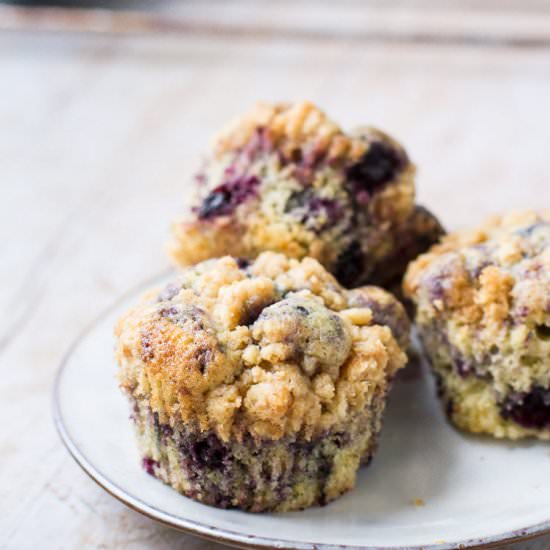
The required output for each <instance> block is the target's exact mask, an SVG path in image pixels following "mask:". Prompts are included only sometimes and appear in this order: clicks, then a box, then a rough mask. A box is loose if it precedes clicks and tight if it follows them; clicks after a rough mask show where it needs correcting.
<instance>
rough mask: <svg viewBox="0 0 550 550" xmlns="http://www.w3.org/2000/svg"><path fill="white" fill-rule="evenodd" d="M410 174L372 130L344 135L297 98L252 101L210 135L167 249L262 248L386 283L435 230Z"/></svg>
mask: <svg viewBox="0 0 550 550" xmlns="http://www.w3.org/2000/svg"><path fill="white" fill-rule="evenodd" d="M414 175H415V168H414V165H413V164H412V163H411V162H410V161H409V158H408V156H407V153H406V152H405V150H404V149H403V147H401V145H400V144H399V143H397V142H396V141H395V140H394V139H392V138H390V137H389V136H387V135H386V134H384V133H382V132H380V131H379V130H376V129H374V128H359V129H357V130H356V131H354V132H352V133H349V134H346V133H344V132H343V131H342V130H341V129H340V128H339V127H338V126H337V125H336V124H335V123H334V122H332V121H331V120H329V119H328V118H327V117H326V115H325V114H324V113H323V112H322V111H320V110H319V109H317V108H316V107H315V106H314V105H312V104H310V103H307V102H305V103H296V104H286V103H281V104H275V105H266V104H260V105H258V106H257V107H256V108H255V109H254V110H253V111H252V112H251V113H249V114H247V115H246V116H244V117H243V118H241V119H239V120H237V121H236V122H234V123H233V124H231V125H229V126H228V127H227V129H226V130H224V131H223V132H222V133H221V134H220V135H219V136H218V137H217V138H216V139H215V140H214V142H213V144H212V147H211V150H210V152H209V154H208V155H207V157H206V159H205V162H204V165H203V167H202V169H201V170H200V172H199V173H198V174H197V176H196V178H195V194H196V197H195V200H194V206H193V207H192V209H191V211H190V212H189V214H188V215H187V217H185V218H184V219H183V220H182V221H179V222H177V223H175V224H174V225H173V238H172V241H171V243H170V251H171V255H172V257H173V258H174V259H175V261H176V262H177V263H178V264H180V265H183V266H187V265H191V264H194V263H196V262H199V261H202V260H205V259H208V258H212V257H217V256H223V255H224V254H232V255H234V256H238V257H244V258H249V259H252V258H255V257H256V256H257V255H258V254H260V253H261V252H263V251H266V250H272V251H276V252H281V253H284V254H286V255H287V256H289V257H292V258H297V259H301V258H304V257H306V256H309V257H313V258H315V259H317V260H318V261H319V262H320V263H321V264H322V265H323V266H324V267H325V268H326V269H328V270H329V271H330V272H331V273H332V274H333V275H334V276H335V277H336V278H337V279H338V281H339V282H340V283H341V284H342V285H344V286H346V287H348V288H351V287H356V286H360V285H363V284H367V283H371V284H379V285H383V286H389V285H391V284H393V283H394V282H395V280H396V279H398V280H399V281H400V280H401V277H402V275H403V272H404V270H405V267H406V265H407V263H408V261H410V260H411V259H413V258H414V257H416V256H417V255H418V254H419V253H420V252H424V251H425V250H427V248H429V246H430V245H432V244H433V243H435V242H436V241H437V240H438V239H439V237H440V236H441V235H442V233H443V230H442V228H441V226H440V224H439V222H438V221H437V220H436V219H435V218H434V217H433V216H432V215H431V214H430V213H429V212H428V211H426V210H425V209H423V208H417V207H416V206H415V202H414V197H415V186H414Z"/></svg>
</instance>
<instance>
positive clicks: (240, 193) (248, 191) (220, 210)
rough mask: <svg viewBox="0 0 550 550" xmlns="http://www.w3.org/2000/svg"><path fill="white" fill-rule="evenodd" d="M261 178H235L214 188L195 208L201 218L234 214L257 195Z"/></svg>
mask: <svg viewBox="0 0 550 550" xmlns="http://www.w3.org/2000/svg"><path fill="white" fill-rule="evenodd" d="M259 183H260V180H259V179H258V178H257V177H256V176H245V177H241V178H235V179H233V180H230V181H228V182H225V183H222V184H221V185H219V186H218V187H216V188H215V189H213V190H212V191H211V192H210V193H209V194H208V195H207V196H206V197H205V199H204V200H203V201H202V204H201V205H200V206H199V207H197V208H195V209H194V211H195V212H196V214H197V216H198V217H199V219H201V220H206V219H210V218H214V217H216V216H227V215H229V214H232V213H233V211H234V210H235V208H237V206H239V205H240V204H242V203H243V202H245V201H246V200H247V199H249V198H250V197H252V196H255V195H256V188H257V187H258V185H259Z"/></svg>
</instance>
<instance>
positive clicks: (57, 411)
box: [51, 268, 550, 550]
mask: <svg viewBox="0 0 550 550" xmlns="http://www.w3.org/2000/svg"><path fill="white" fill-rule="evenodd" d="M172 273H175V269H173V268H170V269H168V270H164V271H163V272H161V273H158V274H157V275H155V276H153V277H150V278H148V279H147V280H146V281H144V282H142V283H141V284H139V285H138V286H136V287H135V288H133V289H132V290H130V291H127V292H125V293H124V294H122V295H120V296H119V297H118V298H117V299H116V300H115V301H114V302H113V303H112V304H111V305H110V306H109V307H107V308H105V309H104V310H102V311H101V313H99V315H97V316H96V317H95V318H94V319H93V320H92V321H91V322H89V323H88V324H87V325H85V327H84V328H83V329H82V330H81V331H80V332H79V334H78V335H77V337H76V338H75V339H74V340H73V342H72V343H71V345H70V346H69V348H68V349H67V351H66V352H65V353H64V354H63V356H62V359H61V362H60V364H59V366H58V368H57V371H56V373H55V379H54V382H53V388H52V395H51V398H52V400H51V406H52V416H53V422H54V425H55V428H56V430H57V433H58V435H59V437H60V439H61V442H62V443H63V445H64V446H65V448H66V449H67V450H68V452H69V454H70V455H71V457H72V458H73V459H74V460H75V462H76V463H77V464H78V465H79V466H80V467H81V468H82V470H83V471H84V472H85V473H86V474H87V475H88V476H89V477H90V478H91V479H92V480H93V481H94V482H95V483H97V484H98V485H99V486H100V487H101V488H102V489H103V490H104V491H106V492H107V493H108V494H109V495H111V496H112V497H114V498H116V499H117V500H118V501H119V502H121V503H123V504H124V505H126V506H128V507H129V508H130V509H132V510H134V511H135V512H138V513H140V514H142V515H144V516H146V517H148V518H150V519H152V520H154V521H156V522H158V523H161V524H162V525H165V526H167V527H170V528H172V529H176V530H177V531H180V532H183V533H187V534H190V535H193V536H197V537H200V538H202V539H206V540H209V541H213V542H218V543H222V544H226V545H227V544H229V545H231V546H236V547H239V548H246V549H261V550H266V549H268V550H270V549H283V548H288V549H293V550H312V549H315V550H351V549H356V550H453V549H455V548H460V549H464V550H486V549H490V548H496V547H498V546H500V545H503V544H511V543H517V542H523V541H527V540H533V539H536V538H538V537H541V536H543V535H546V534H550V518H549V519H548V520H546V521H543V522H540V523H536V524H534V525H530V526H528V527H524V528H520V529H516V530H514V531H506V532H503V533H499V534H497V535H492V536H489V537H482V538H473V539H466V540H463V541H458V542H454V543H447V542H441V543H433V544H429V545H425V544H424V545H413V546H385V547H380V546H377V547H374V546H355V545H346V544H323V543H318V542H299V541H292V540H284V539H274V538H271V537H259V536H255V535H246V534H242V533H239V532H237V531H231V530H229V529H223V528H217V527H214V526H212V525H208V524H205V523H201V522H198V521H195V520H189V519H185V518H181V517H177V516H175V515H173V514H170V513H167V512H163V511H162V510H160V509H158V508H156V507H155V506H151V505H149V504H147V502H144V501H142V500H141V499H140V498H138V497H136V496H134V495H132V494H130V493H128V492H126V491H125V490H124V489H122V488H121V487H119V486H118V485H117V483H116V482H115V481H113V480H111V479H109V477H108V476H107V475H105V474H103V473H102V472H101V471H100V470H99V469H98V468H97V467H96V466H94V465H93V464H92V463H91V462H90V461H89V460H88V459H87V458H86V456H85V455H84V453H83V452H81V451H80V449H79V448H78V446H77V445H76V443H75V442H74V441H73V439H72V437H71V435H70V433H69V430H68V429H67V427H66V425H65V423H64V421H63V414H62V410H61V409H62V407H61V403H60V388H61V381H62V378H63V374H64V372H65V369H66V367H67V365H68V363H69V360H70V359H71V357H72V355H73V353H74V351H75V350H76V349H77V347H78V346H79V344H80V343H81V342H82V340H84V339H85V338H86V337H87V336H88V335H89V334H90V333H91V332H92V331H93V330H94V329H95V328H96V326H97V325H98V324H99V323H100V322H101V321H103V320H104V319H105V318H106V317H108V316H109V315H110V314H111V313H112V312H113V311H115V310H116V309H118V307H119V306H120V305H121V304H122V303H123V302H124V301H126V300H127V299H128V298H130V297H131V296H134V295H135V294H137V293H138V292H139V291H140V290H143V289H144V288H146V287H148V286H149V285H152V284H154V282H155V281H159V280H161V279H163V278H166V277H167V276H168V275H170V274H172ZM182 498H186V497H184V496H183V495H182ZM518 531H519V532H518Z"/></svg>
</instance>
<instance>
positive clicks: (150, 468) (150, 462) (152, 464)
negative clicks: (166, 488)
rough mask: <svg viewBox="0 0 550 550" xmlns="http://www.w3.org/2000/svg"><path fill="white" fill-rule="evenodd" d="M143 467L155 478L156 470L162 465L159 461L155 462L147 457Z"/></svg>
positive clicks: (143, 460)
mask: <svg viewBox="0 0 550 550" xmlns="http://www.w3.org/2000/svg"><path fill="white" fill-rule="evenodd" d="M141 466H142V467H143V469H144V470H145V471H146V472H147V473H148V474H149V475H150V476H154V475H155V468H158V467H159V466H160V464H159V462H158V461H157V460H153V459H152V458H149V457H148V456H146V457H144V458H143V459H142V461H141Z"/></svg>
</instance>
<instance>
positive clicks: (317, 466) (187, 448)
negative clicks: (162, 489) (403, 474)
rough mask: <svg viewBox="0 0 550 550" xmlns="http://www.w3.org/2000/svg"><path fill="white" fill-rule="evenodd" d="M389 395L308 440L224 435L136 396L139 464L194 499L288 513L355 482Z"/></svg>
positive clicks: (368, 455)
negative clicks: (173, 417)
mask: <svg viewBox="0 0 550 550" xmlns="http://www.w3.org/2000/svg"><path fill="white" fill-rule="evenodd" d="M384 405H385V399H384V396H377V398H376V399H375V400H374V402H373V404H372V406H371V408H370V409H369V410H368V411H365V412H364V413H363V414H361V415H357V416H356V417H355V418H354V419H353V420H351V421H349V422H347V423H346V429H345V430H344V429H340V430H331V431H327V432H326V433H325V434H322V435H320V436H317V437H316V438H314V439H311V440H305V439H303V438H300V437H294V438H289V437H285V438H283V439H280V440H277V441H271V440H256V439H254V438H252V437H251V436H245V437H244V438H243V440H242V441H235V440H231V441H228V442H226V441H222V440H221V439H220V438H219V437H218V436H217V435H216V434H215V433H213V432H200V431H198V430H191V429H189V427H187V426H183V425H176V426H174V427H171V426H170V425H169V424H164V423H161V422H159V417H158V415H157V414H156V413H153V412H152V411H151V409H150V408H149V406H148V405H146V404H142V403H138V402H135V401H134V404H133V414H132V418H133V420H134V422H135V427H136V435H137V440H138V445H139V448H140V451H141V454H142V457H143V458H142V466H143V468H144V469H145V470H146V471H147V473H149V474H151V475H153V476H154V477H156V478H158V479H160V480H161V481H163V482H164V483H166V484H167V485H170V486H171V487H172V488H174V489H175V490H176V491H178V492H179V493H181V494H183V495H186V496H188V497H190V498H193V499H194V500H197V501H199V502H202V503H204V504H209V505H211V506H217V507H220V508H239V509H242V510H246V511H250V512H268V511H270V512H286V511H291V510H301V509H304V508H307V507H310V506H315V505H321V506H322V505H325V504H327V503H328V502H330V501H332V500H334V499H336V498H337V497H339V496H340V495H342V494H343V493H345V492H346V491H349V490H350V489H352V488H353V486H354V485H355V478H356V474H357V470H358V468H359V466H360V465H361V464H367V463H369V462H370V459H371V458H372V455H373V453H374V451H375V449H376V440H377V435H378V432H379V431H380V427H381V418H382V413H383V410H384Z"/></svg>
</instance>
